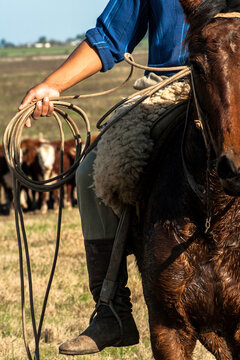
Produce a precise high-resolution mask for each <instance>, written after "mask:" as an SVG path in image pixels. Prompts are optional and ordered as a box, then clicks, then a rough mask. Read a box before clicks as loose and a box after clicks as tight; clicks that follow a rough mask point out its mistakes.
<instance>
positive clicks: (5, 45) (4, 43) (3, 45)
mask: <svg viewBox="0 0 240 360" xmlns="http://www.w3.org/2000/svg"><path fill="white" fill-rule="evenodd" d="M0 47H1V48H12V47H15V45H14V44H13V43H11V42H9V41H6V40H5V39H1V40H0Z"/></svg>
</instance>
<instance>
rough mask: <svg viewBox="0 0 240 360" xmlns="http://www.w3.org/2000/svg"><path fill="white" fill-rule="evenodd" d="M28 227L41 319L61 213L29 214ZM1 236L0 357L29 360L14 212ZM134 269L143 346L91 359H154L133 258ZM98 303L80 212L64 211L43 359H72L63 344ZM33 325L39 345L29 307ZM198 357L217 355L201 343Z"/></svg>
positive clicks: (1, 225) (3, 222)
mask: <svg viewBox="0 0 240 360" xmlns="http://www.w3.org/2000/svg"><path fill="white" fill-rule="evenodd" d="M25 225H26V229H27V234H28V241H29V248H30V256H31V264H32V272H33V283H34V297H35V307H36V309H35V310H36V316H37V318H39V313H40V309H41V304H42V300H43V296H44V292H45V288H46V284H47V281H48V276H49V271H50V265H51V261H52V258H53V253H54V246H55V234H56V214H55V213H54V212H53V211H50V212H49V213H48V214H47V215H40V214H39V215H38V214H30V215H27V216H25ZM0 234H1V236H0V242H1V255H0V264H1V265H0V279H1V280H0V297H1V305H0V359H4V360H10V359H12V360H23V359H26V354H25V349H24V345H23V339H22V331H21V314H20V280H19V273H18V272H19V270H18V248H17V241H16V236H15V226H14V218H13V216H9V217H1V218H0ZM128 269H129V287H130V289H131V291H132V302H133V304H134V308H133V311H134V317H135V319H136V322H137V325H138V329H139V331H140V335H141V340H140V344H139V345H138V346H133V347H129V348H121V349H120V348H110V349H106V350H104V351H103V352H101V353H100V354H96V355H92V356H91V357H90V358H91V359H93V360H97V359H108V360H113V359H115V360H116V359H124V360H130V359H139V360H140V359H142V360H150V359H152V355H151V348H150V342H149V332H148V321H147V311H146V306H145V304H144V300H143V295H142V287H141V280H140V276H139V274H138V271H137V269H136V266H135V262H134V258H133V257H130V258H129V262H128ZM93 306H94V304H93V301H92V299H91V296H90V293H89V290H88V276H87V269H86V262H85V254H84V247H83V241H82V233H81V226H80V220H79V214H78V210H77V209H73V210H71V211H68V210H64V213H63V226H62V239H61V247H60V252H59V259H58V264H57V269H56V273H55V277H54V281H53V285H52V289H51V292H50V298H49V303H48V307H47V311H46V317H45V321H44V325H43V337H42V340H41V343H40V350H41V352H40V353H41V359H42V360H45V359H51V360H54V359H65V358H66V357H64V356H60V355H58V346H59V344H60V343H61V342H63V341H65V340H66V339H69V338H72V337H74V336H75V335H77V334H78V333H79V332H80V331H82V330H83V329H84V328H85V327H86V326H87V324H88V319H89V316H90V314H91V312H92V310H93ZM27 310H28V308H27ZM27 327H28V336H29V340H30V341H29V343H30V346H31V348H33V345H34V344H33V340H32V338H33V337H32V333H31V330H30V329H31V324H30V319H29V313H28V311H27ZM44 335H45V338H44ZM78 358H80V357H76V359H78ZM81 359H89V357H87V356H83V357H81ZM194 359H195V360H203V359H204V360H210V359H212V357H211V356H210V355H209V354H207V353H206V351H205V350H204V349H203V348H202V347H198V348H197V349H196V352H195V356H194Z"/></svg>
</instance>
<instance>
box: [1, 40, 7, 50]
mask: <svg viewBox="0 0 240 360" xmlns="http://www.w3.org/2000/svg"><path fill="white" fill-rule="evenodd" d="M6 44H7V41H6V40H5V39H1V40H0V47H2V48H5V47H6Z"/></svg>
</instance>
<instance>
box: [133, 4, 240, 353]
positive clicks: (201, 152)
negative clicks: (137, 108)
mask: <svg viewBox="0 0 240 360" xmlns="http://www.w3.org/2000/svg"><path fill="white" fill-rule="evenodd" d="M181 4H182V7H183V9H184V12H185V14H186V18H187V20H188V22H189V27H190V29H189V34H188V40H187V41H188V47H189V53H190V63H191V67H192V78H193V82H192V83H193V86H192V88H193V91H192V92H193V96H192V100H191V102H190V106H189V112H188V114H189V115H188V121H187V123H186V124H185V125H184V124H182V125H180V126H179V128H178V129H176V131H175V133H174V134H172V135H171V137H170V138H169V139H168V146H167V148H166V149H162V147H161V149H158V145H156V153H157V156H155V157H154V159H153V161H152V164H150V165H149V169H148V170H149V173H151V174H155V173H156V169H157V168H158V169H159V172H158V174H156V175H155V178H154V179H153V178H152V177H153V175H152V176H151V181H149V184H148V185H149V188H151V190H150V194H148V196H146V200H145V201H146V202H147V204H146V205H145V209H144V210H143V214H142V219H143V228H142V229H140V230H139V231H140V235H139V236H138V238H137V239H136V241H135V242H134V252H135V255H136V258H137V262H138V266H139V269H140V272H141V274H142V281H143V290H144V296H145V300H146V303H147V306H148V311H149V324H150V333H151V342H152V349H153V354H154V358H155V359H158V360H160V359H161V360H190V359H192V352H193V350H194V347H195V344H196V341H197V339H198V340H200V341H201V343H202V344H203V345H204V346H205V347H206V348H207V349H208V350H209V351H210V352H212V354H213V355H214V356H215V357H216V359H218V360H230V359H235V360H236V359H240V199H239V197H238V196H239V195H240V13H232V12H233V11H240V4H239V0H237V1H231V0H229V1H225V0H216V1H212V0H204V1H201V0H182V1H181ZM221 13H224V14H221ZM226 13H231V14H228V16H229V17H227V16H226ZM194 93H195V96H194ZM194 120H201V122H202V124H201V126H202V127H203V131H202V130H201V129H200V127H201V126H200V127H199V126H196V121H194ZM203 135H204V136H203ZM151 169H153V170H154V171H153V172H151ZM206 220H207V221H206Z"/></svg>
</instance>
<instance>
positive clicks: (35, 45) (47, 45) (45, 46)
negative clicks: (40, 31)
mask: <svg viewBox="0 0 240 360" xmlns="http://www.w3.org/2000/svg"><path fill="white" fill-rule="evenodd" d="M34 47H35V48H37V49H41V48H50V47H51V44H50V43H49V42H46V43H40V42H38V43H35V44H34Z"/></svg>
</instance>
